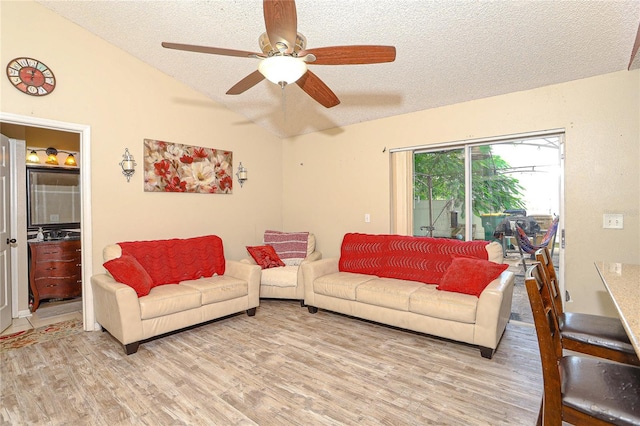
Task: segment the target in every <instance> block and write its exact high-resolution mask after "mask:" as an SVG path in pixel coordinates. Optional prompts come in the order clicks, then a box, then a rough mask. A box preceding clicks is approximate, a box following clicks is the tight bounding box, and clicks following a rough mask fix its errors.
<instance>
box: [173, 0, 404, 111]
mask: <svg viewBox="0 0 640 426" xmlns="http://www.w3.org/2000/svg"><path fill="white" fill-rule="evenodd" d="M263 8H264V22H265V27H266V30H267V32H266V33H264V34H262V35H261V36H260V39H259V44H260V50H262V53H255V52H248V51H243V50H234V49H222V48H218V47H207V46H194V45H190V44H179V43H167V42H163V43H162V46H163V47H166V48H168V49H177V50H186V51H190V52H200V53H210V54H214V55H224V56H239V57H245V58H257V59H261V61H260V64H259V65H258V69H257V70H256V71H254V72H252V73H251V74H249V75H248V76H246V77H245V78H243V79H242V80H240V81H239V82H238V83H236V84H235V85H234V86H233V87H232V88H231V89H229V90H228V91H227V95H238V94H240V93H243V92H245V91H246V90H248V89H250V88H252V87H253V86H255V85H256V84H258V83H260V82H261V81H262V80H264V79H265V78H266V79H268V80H269V81H271V82H273V83H275V84H278V85H280V86H281V87H282V88H283V89H284V87H285V86H286V85H287V84H291V83H294V82H295V83H296V84H297V85H298V86H300V88H301V89H302V90H304V91H305V92H306V93H307V94H308V95H309V96H311V97H312V98H313V99H315V100H316V101H317V102H319V103H320V104H321V105H323V106H324V107H326V108H331V107H333V106H336V105H338V104H339V103H340V100H339V99H338V97H337V96H336V95H335V93H333V92H332V91H331V89H330V88H329V87H328V86H327V85H326V84H325V83H324V82H323V81H322V80H320V78H319V77H318V76H316V75H315V74H314V73H312V72H311V71H309V70H308V69H307V64H314V65H355V64H379V63H383V62H393V61H394V60H395V59H396V48H395V47H393V46H375V45H361V46H333V47H320V48H316V49H306V45H307V40H306V38H305V37H304V36H303V35H302V34H300V33H298V30H297V26H298V21H297V14H296V2H295V0H264V1H263Z"/></svg>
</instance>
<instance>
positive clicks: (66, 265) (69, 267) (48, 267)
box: [35, 259, 82, 280]
mask: <svg viewBox="0 0 640 426" xmlns="http://www.w3.org/2000/svg"><path fill="white" fill-rule="evenodd" d="M81 272H82V265H81V264H80V260H79V259H78V260H75V259H74V260H67V261H59V260H58V261H56V260H49V261H42V262H40V261H38V262H36V269H35V275H36V280H37V279H38V277H69V276H71V275H81Z"/></svg>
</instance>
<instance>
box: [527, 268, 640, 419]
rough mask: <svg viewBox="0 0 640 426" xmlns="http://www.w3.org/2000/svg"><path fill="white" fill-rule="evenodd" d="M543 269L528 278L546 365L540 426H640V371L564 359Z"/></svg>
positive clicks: (530, 272) (594, 361)
mask: <svg viewBox="0 0 640 426" xmlns="http://www.w3.org/2000/svg"><path fill="white" fill-rule="evenodd" d="M543 274H544V271H543V270H542V265H540V264H539V263H536V264H535V265H533V266H531V267H530V268H529V269H528V270H527V273H526V274H525V277H526V278H525V284H526V287H527V293H528V295H529V302H530V304H531V311H532V312H533V320H534V324H535V328H536V335H537V337H538V348H539V350H540V360H541V363H542V382H543V394H542V402H541V404H540V411H539V413H538V420H537V423H536V424H538V425H552V426H560V425H562V422H563V421H564V422H567V423H570V424H576V425H605V424H625V425H626V424H629V425H632V424H633V425H637V424H640V368H638V367H634V366H630V365H625V364H620V363H617V362H611V361H607V360H603V359H599V358H592V357H584V356H574V355H567V356H563V351H562V343H561V338H560V330H559V329H558V324H557V322H556V318H555V314H554V312H553V305H552V304H551V303H545V302H544V300H543V298H544V293H545V292H547V290H546V288H545V285H544V282H543Z"/></svg>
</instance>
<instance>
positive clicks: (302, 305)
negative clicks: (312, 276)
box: [300, 300, 307, 308]
mask: <svg viewBox="0 0 640 426" xmlns="http://www.w3.org/2000/svg"><path fill="white" fill-rule="evenodd" d="M305 306H307V305H305V304H304V300H301V301H300V307H301V308H304V307H305Z"/></svg>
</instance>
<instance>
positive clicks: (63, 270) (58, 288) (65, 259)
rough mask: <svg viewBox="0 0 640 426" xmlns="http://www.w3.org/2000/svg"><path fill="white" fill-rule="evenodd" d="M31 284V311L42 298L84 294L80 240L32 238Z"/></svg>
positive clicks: (34, 309) (30, 245)
mask: <svg viewBox="0 0 640 426" xmlns="http://www.w3.org/2000/svg"><path fill="white" fill-rule="evenodd" d="M29 250H30V254H31V262H30V265H29V285H30V287H31V293H32V297H33V307H32V308H31V312H35V311H36V309H38V306H40V300H42V299H67V298H71V297H78V296H81V295H82V260H81V255H82V248H81V245H80V240H79V239H78V240H56V241H41V242H30V243H29Z"/></svg>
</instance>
